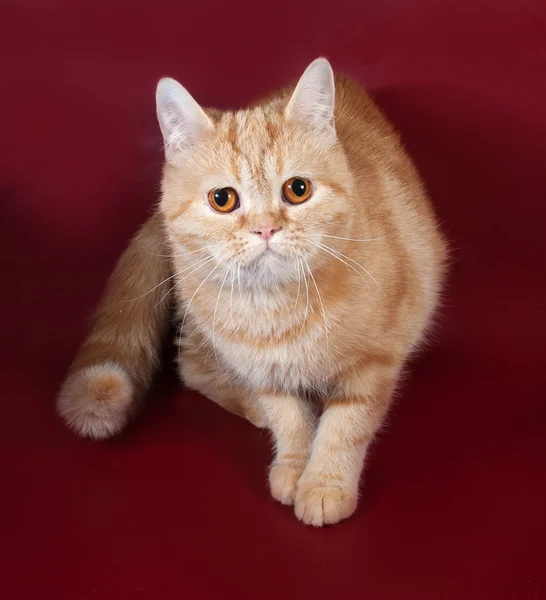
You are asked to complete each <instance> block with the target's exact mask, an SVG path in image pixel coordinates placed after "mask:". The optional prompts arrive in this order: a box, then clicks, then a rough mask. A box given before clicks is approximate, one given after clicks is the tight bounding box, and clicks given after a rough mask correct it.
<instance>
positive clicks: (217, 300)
mask: <svg viewBox="0 0 546 600" xmlns="http://www.w3.org/2000/svg"><path fill="white" fill-rule="evenodd" d="M232 261H233V259H232ZM232 261H230V262H229V264H228V267H227V269H226V274H225V276H224V280H223V281H222V285H221V286H220V291H219V292H218V298H216V306H215V307H214V316H213V318H212V348H213V350H214V356H215V357H216V363H217V364H218V366H219V367H220V361H219V360H218V352H217V350H216V341H215V340H216V336H215V334H216V329H215V328H216V313H217V312H218V304H219V303H220V297H221V295H222V290H223V289H224V285H225V283H226V279H227V277H228V275H229V273H230V271H231V263H232Z"/></svg>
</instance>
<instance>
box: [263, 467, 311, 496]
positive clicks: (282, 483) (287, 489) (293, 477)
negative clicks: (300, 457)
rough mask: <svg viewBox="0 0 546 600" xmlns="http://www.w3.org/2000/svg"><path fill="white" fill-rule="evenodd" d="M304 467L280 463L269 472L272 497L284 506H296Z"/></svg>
mask: <svg viewBox="0 0 546 600" xmlns="http://www.w3.org/2000/svg"><path fill="white" fill-rule="evenodd" d="M303 468H304V467H303V465H302V466H297V465H293V464H286V463H282V462H281V463H278V464H273V466H272V467H271V471H269V487H270V488H271V495H272V496H273V498H275V500H278V501H279V502H281V503H282V504H288V505H290V504H294V500H295V498H296V489H297V486H298V480H299V478H300V477H301V474H302V473H303Z"/></svg>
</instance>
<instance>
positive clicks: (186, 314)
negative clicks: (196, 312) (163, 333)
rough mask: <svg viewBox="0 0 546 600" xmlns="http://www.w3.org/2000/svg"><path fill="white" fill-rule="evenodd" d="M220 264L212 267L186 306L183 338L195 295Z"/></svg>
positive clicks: (182, 326)
mask: <svg viewBox="0 0 546 600" xmlns="http://www.w3.org/2000/svg"><path fill="white" fill-rule="evenodd" d="M219 266H220V263H218V264H217V265H216V266H215V267H213V268H212V269H211V271H210V272H209V274H208V275H207V276H206V277H205V278H204V279H203V281H202V282H201V283H200V284H199V286H198V287H197V289H196V290H195V292H193V295H192V297H191V298H190V301H189V302H188V306H186V311H185V312H184V317H183V318H182V325H181V327H180V338H179V339H181V338H182V331H184V325H185V324H186V317H187V316H188V312H189V310H190V306H191V304H192V302H193V299H194V298H195V296H196V295H197V292H199V290H200V289H201V288H202V287H203V285H204V284H205V282H206V281H207V279H208V278H209V277H210V276H211V275H212V274H213V273H214V271H216V269H217V268H218V267H219Z"/></svg>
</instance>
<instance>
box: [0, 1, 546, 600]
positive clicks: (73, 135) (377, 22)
mask: <svg viewBox="0 0 546 600" xmlns="http://www.w3.org/2000/svg"><path fill="white" fill-rule="evenodd" d="M320 4H322V6H320ZM0 29H1V31H0V47H1V52H0V75H1V81H2V85H1V87H0V106H1V108H2V113H1V117H0V194H1V210H2V213H1V228H2V231H1V235H0V244H1V261H2V262H1V264H2V294H1V302H2V306H1V314H2V326H1V332H2V346H1V358H2V374H1V378H2V392H1V402H2V413H1V414H2V416H1V418H0V439H1V443H2V462H3V464H2V485H1V487H2V496H1V500H0V503H1V507H0V508H1V510H0V515H1V517H0V518H1V520H2V522H1V525H2V540H1V550H0V553H1V556H0V571H1V577H0V581H1V587H2V592H1V593H2V597H4V598H9V600H23V599H25V600H26V599H29V600H42V599H45V600H47V599H55V600H87V599H90V600H124V599H133V598H134V599H135V600H140V599H142V600H159V599H167V598H169V599H170V598H191V599H193V598H195V599H198V600H201V599H204V600H207V599H216V598H246V597H248V598H255V597H256V598H267V599H269V598H311V597H312V598H332V597H333V598H337V597H340V598H358V597H361V598H366V599H369V600H391V599H392V600H397V599H399V598H404V599H406V598H419V599H420V600H444V599H447V600H450V599H452V598H457V599H459V598H460V599H468V600H489V599H506V600H512V599H516V600H541V599H542V600H543V599H544V598H546V576H545V570H546V551H545V549H546V541H545V540H546V526H545V506H546V481H545V469H544V466H545V463H546V436H545V433H546V425H545V416H546V411H545V396H546V391H545V384H546V376H545V372H546V369H545V366H546V365H545V350H544V337H545V333H546V284H545V270H546V260H545V258H546V252H545V250H546V236H545V234H544V227H545V225H544V217H545V212H546V211H545V209H544V206H545V202H546V169H545V160H546V11H545V7H544V2H542V1H541V0H513V1H508V0H487V1H486V0H441V1H440V0H436V1H434V0H374V1H370V0H336V1H335V2H332V3H331V4H330V3H327V2H322V3H318V2H312V1H310V0H308V1H300V0H278V1H276V2H271V3H264V4H263V5H261V6H260V3H259V2H251V1H250V0H244V1H238V2H237V1H235V2H232V3H226V2H222V1H220V0H218V1H211V0H204V1H201V2H184V1H183V0H179V1H177V2H174V1H171V2H169V1H168V0H155V1H154V2H104V1H98V0H94V1H89V0H77V1H76V0H56V1H55V0H18V1H17V0H3V2H2V4H1V7H0ZM319 54H326V55H327V56H328V57H329V58H331V60H332V62H333V65H334V67H335V68H336V69H338V70H345V71H347V72H349V73H351V74H352V75H354V76H355V77H357V78H358V79H359V80H360V81H362V82H363V83H364V84H365V85H366V86H367V87H368V89H369V90H370V92H372V93H373V94H374V96H375V97H376V99H377V101H378V103H379V104H380V105H381V106H382V107H383V109H384V110H385V111H386V112H387V114H388V115H390V117H391V118H392V119H393V120H394V122H395V123H396V124H397V125H398V127H399V128H400V130H401V131H402V133H403V136H404V139H405V141H406V143H407V146H408V148H409V149H410V151H411V152H412V154H413V155H414V157H415V160H416V162H417V164H418V166H419V168H420V170H421V172H422V173H423V175H424V178H425V179H426V182H427V184H428V186H429V189H430V191H431V193H432V196H433V197H434V200H435V202H436V204H437V207H438V211H439V213H440V215H441V217H442V219H443V221H444V222H445V229H446V232H447V233H448V235H449V237H450V239H451V240H452V243H453V246H454V248H455V252H454V259H455V264H454V269H453V276H452V283H451V292H450V293H449V295H448V298H447V306H446V309H445V311H444V318H443V320H442V325H441V328H440V329H439V330H438V336H437V337H438V341H437V343H436V345H435V346H433V347H432V348H431V349H430V351H429V352H428V353H427V354H426V355H424V356H423V357H421V358H420V359H419V361H418V362H417V364H416V365H415V368H414V371H413V376H412V377H411V379H410V380H409V382H408V384H407V385H406V388H405V390H404V393H403V394H402V400H401V402H400V404H399V406H398V407H397V409H396V411H395V412H394V413H393V416H392V421H391V425H390V427H389V428H388V430H387V431H386V432H385V434H384V435H383V437H382V439H381V440H380V441H379V443H378V444H377V446H376V448H375V452H374V453H373V457H372V459H371V461H370V464H369V468H368V470H367V481H366V488H365V492H364V495H363V501H362V503H361V505H360V508H359V509H358V512H357V514H356V516H355V517H354V518H353V519H352V520H351V521H350V522H347V523H345V524H343V525H341V526H338V527H335V528H331V529H323V530H314V529H310V528H307V527H303V526H302V525H300V524H299V523H298V522H297V521H296V519H295V518H294V516H293V514H292V512H291V510H289V509H287V508H284V507H281V506H279V505H277V504H275V503H273V502H272V501H271V499H270V497H269V492H268V490H267V487H266V467H267V464H268V461H269V447H268V446H269V444H268V440H267V436H266V435H265V434H263V433H260V432H259V431H257V430H256V429H254V428H252V427H251V426H250V425H247V424H246V423H244V422H242V421H240V420H238V419H236V418H234V417H231V416H229V415H228V414H227V413H223V412H221V411H220V410H219V409H217V408H215V407H214V406H213V405H212V404H210V403H208V402H206V401H204V400H202V399H201V398H199V397H197V396H195V395H191V394H188V393H185V392H183V391H180V390H178V389H177V388H176V386H175V385H174V382H173V381H172V377H171V378H170V379H169V377H167V378H166V379H165V380H164V381H163V382H162V383H161V384H160V385H159V387H158V389H157V390H156V391H155V393H154V394H153V398H152V400H151V403H150V406H149V409H148V410H147V412H146V413H145V415H144V416H143V418H141V419H140V420H139V421H138V423H136V424H135V425H134V426H133V427H132V428H131V429H130V430H129V431H127V433H126V434H124V435H123V436H121V437H120V438H119V439H118V440H116V441H113V442H110V443H104V444H94V443H91V442H88V441H79V440H77V439H75V438H74V437H72V435H71V434H69V433H68V432H67V431H66V430H65V429H64V428H63V426H62V425H61V424H60V423H59V421H58V420H57V418H56V416H55V414H54V410H53V406H54V398H55V393H56V390H57V387H58V385H59V382H60V381H61V378H62V377H63V373H64V371H65V369H66V367H67V366H68V364H69V362H70V360H71V358H72V356H73V354H74V352H75V350H76V347H77V345H78V343H79V342H80V341H81V339H82V336H83V335H84V330H85V327H86V319H87V317H88V315H89V314H90V311H91V309H92V307H93V306H94V304H95V302H96V300H97V298H98V296H99V294H100V292H101V289H102V286H103V284H104V281H105V278H106V276H107V274H108V272H109V270H110V268H111V266H112V264H113V261H114V260H115V258H116V256H117V255H118V253H119V252H120V251H121V249H122V248H123V246H124V245H125V243H126V241H127V239H128V236H129V235H130V234H131V233H132V232H133V231H134V230H135V229H136V227H137V226H138V224H139V223H141V222H142V221H143V219H144V218H145V216H146V214H147V213H148V211H149V210H150V207H151V206H152V204H153V203H154V201H155V200H156V198H157V194H156V190H157V181H158V169H159V164H160V158H161V154H160V140H159V137H158V135H157V126H156V123H155V114H154V113H155V108H154V86H155V83H156V81H157V79H158V78H159V77H160V76H163V75H167V74H168V75H171V76H174V77H177V78H178V79H180V80H181V81H182V82H183V83H184V85H186V86H187V87H189V89H190V90H191V91H192V93H193V94H194V95H195V96H196V98H197V99H198V100H199V101H201V102H202V103H205V104H213V105H217V106H219V107H238V106H240V105H241V104H244V103H245V102H247V101H249V100H251V99H252V98H253V97H255V96H258V95H260V94H262V93H263V92H266V91H268V90H270V89H272V88H274V87H275V86H277V85H280V84H283V83H287V82H288V81H291V80H292V79H294V78H296V77H297V76H298V75H299V74H300V72H301V71H302V70H303V69H304V67H305V66H306V64H307V63H308V62H309V61H310V60H312V59H313V58H314V57H316V56H317V55H319Z"/></svg>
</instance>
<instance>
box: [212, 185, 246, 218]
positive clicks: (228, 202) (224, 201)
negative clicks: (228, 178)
mask: <svg viewBox="0 0 546 600" xmlns="http://www.w3.org/2000/svg"><path fill="white" fill-rule="evenodd" d="M208 199H209V204H210V205H211V206H212V208H214V210H215V211H217V212H221V213H229V212H231V211H233V210H235V209H236V208H238V207H239V196H238V194H237V192H236V191H235V190H234V189H233V188H229V187H226V188H219V189H216V190H211V191H210V192H209V193H208Z"/></svg>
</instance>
